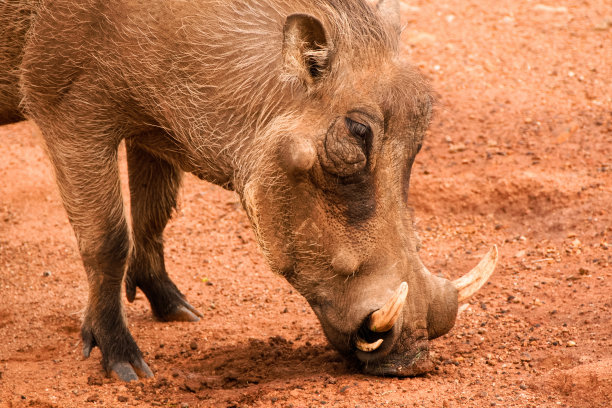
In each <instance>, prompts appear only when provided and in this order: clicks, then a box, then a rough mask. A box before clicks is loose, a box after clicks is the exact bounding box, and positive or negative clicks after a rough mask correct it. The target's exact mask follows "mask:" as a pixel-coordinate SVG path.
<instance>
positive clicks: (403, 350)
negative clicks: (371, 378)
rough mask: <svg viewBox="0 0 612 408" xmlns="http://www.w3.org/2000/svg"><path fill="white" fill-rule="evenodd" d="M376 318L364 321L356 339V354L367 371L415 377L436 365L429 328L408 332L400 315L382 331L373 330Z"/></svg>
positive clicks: (362, 367) (369, 372) (363, 369)
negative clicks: (429, 337) (430, 357)
mask: <svg viewBox="0 0 612 408" xmlns="http://www.w3.org/2000/svg"><path fill="white" fill-rule="evenodd" d="M372 321H373V319H372V315H370V316H368V318H366V319H365V320H364V321H363V323H362V325H361V326H360V328H359V330H358V332H357V336H356V340H355V342H354V347H355V350H356V351H355V356H356V357H357V358H358V359H359V361H360V362H361V369H362V371H363V372H364V373H365V374H370V375H378V376H394V377H413V376H417V375H421V374H424V373H426V372H428V371H431V370H432V369H433V363H432V362H431V361H430V359H429V340H428V334H427V329H419V330H416V331H414V332H413V333H410V334H408V332H406V331H403V330H402V323H403V321H402V318H401V316H399V317H398V318H397V319H396V320H395V321H394V324H393V326H392V327H390V328H388V329H387V330H386V331H384V332H379V331H373V330H372Z"/></svg>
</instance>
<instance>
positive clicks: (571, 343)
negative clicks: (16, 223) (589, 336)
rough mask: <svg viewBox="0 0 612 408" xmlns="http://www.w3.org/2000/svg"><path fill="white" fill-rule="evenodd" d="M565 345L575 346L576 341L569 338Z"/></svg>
mask: <svg viewBox="0 0 612 408" xmlns="http://www.w3.org/2000/svg"><path fill="white" fill-rule="evenodd" d="M567 347H576V342H575V341H574V340H570V341H568V342H567Z"/></svg>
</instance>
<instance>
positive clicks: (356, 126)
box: [344, 118, 372, 140]
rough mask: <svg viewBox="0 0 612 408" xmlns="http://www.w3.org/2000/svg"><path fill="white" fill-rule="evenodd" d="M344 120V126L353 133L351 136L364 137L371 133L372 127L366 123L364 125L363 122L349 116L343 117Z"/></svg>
mask: <svg viewBox="0 0 612 408" xmlns="http://www.w3.org/2000/svg"><path fill="white" fill-rule="evenodd" d="M344 121H345V122H346V127H347V128H348V130H349V132H351V133H352V134H353V136H356V137H359V138H362V139H364V140H365V139H366V138H368V136H370V135H371V134H372V129H371V128H370V127H369V126H368V125H364V124H363V123H359V122H355V121H354V120H352V119H350V118H344Z"/></svg>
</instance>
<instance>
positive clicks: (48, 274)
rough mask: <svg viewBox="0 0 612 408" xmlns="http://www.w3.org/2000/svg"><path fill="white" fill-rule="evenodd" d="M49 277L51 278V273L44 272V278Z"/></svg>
mask: <svg viewBox="0 0 612 408" xmlns="http://www.w3.org/2000/svg"><path fill="white" fill-rule="evenodd" d="M47 276H51V271H44V272H43V277H45V278H46V277H47Z"/></svg>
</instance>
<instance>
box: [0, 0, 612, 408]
mask: <svg viewBox="0 0 612 408" xmlns="http://www.w3.org/2000/svg"><path fill="white" fill-rule="evenodd" d="M402 13H403V18H404V21H405V23H406V29H405V30H404V34H403V40H404V41H403V47H402V52H403V58H406V59H407V60H409V61H411V62H412V63H414V64H415V65H417V66H419V67H420V69H421V70H422V71H424V72H425V73H426V74H427V75H428V76H429V77H430V78H431V81H432V83H433V85H434V87H435V88H436V90H437V92H438V93H439V95H440V104H439V106H438V111H437V113H436V118H435V121H434V124H433V126H432V128H431V130H430V132H429V135H428V138H427V140H426V143H425V145H424V147H423V151H422V152H421V154H420V155H419V156H418V158H417V162H416V163H415V165H414V168H413V175H412V186H411V191H410V201H411V205H412V206H413V207H414V210H415V215H416V216H417V218H418V223H417V227H418V230H419V234H420V235H421V238H422V241H423V249H422V250H421V256H422V257H423V259H424V261H425V263H426V264H427V265H428V267H429V269H430V270H431V271H432V272H434V273H439V274H442V275H444V276H447V277H451V278H454V277H457V276H459V275H461V274H462V273H464V272H465V271H466V270H468V269H469V268H471V267H472V266H473V265H475V264H476V263H477V262H478V259H479V257H480V256H481V255H482V254H483V253H485V252H486V251H487V250H488V248H489V247H490V245H492V244H497V245H498V246H499V249H500V262H499V267H498V270H497V271H496V273H495V274H494V275H493V277H492V279H491V281H490V282H489V284H487V285H486V286H485V288H484V289H483V290H481V292H480V293H479V294H478V295H477V296H476V297H475V298H474V299H472V300H471V301H470V303H469V305H468V307H467V309H466V310H465V311H463V312H462V314H461V315H460V316H459V318H458V321H457V324H456V327H455V328H454V329H453V330H452V331H451V332H450V333H449V334H448V335H446V336H444V337H443V338H441V339H439V340H437V341H435V342H433V344H432V358H433V361H434V363H435V369H434V370H433V371H432V372H431V373H429V374H427V375H425V376H423V377H418V378H410V379H396V378H376V377H368V376H364V375H361V374H360V373H359V372H358V370H357V368H356V367H353V366H351V365H349V364H347V363H346V362H345V361H344V360H343V359H342V358H341V357H340V356H339V355H338V354H337V353H336V352H335V351H334V350H332V349H331V348H330V347H329V346H328V345H327V342H326V340H325V338H324V336H323V333H322V331H321V329H320V327H319V325H318V322H317V320H316V318H315V316H314V314H313V313H312V311H311V310H310V309H309V307H308V305H307V303H306V302H305V301H304V299H302V298H301V297H300V296H299V295H298V294H297V293H296V292H295V291H294V290H293V289H292V288H291V287H290V286H289V285H288V284H287V282H285V281H284V280H282V279H281V278H280V277H278V276H275V275H273V274H272V273H271V272H270V271H269V269H268V268H267V267H266V265H265V263H264V260H263V258H262V256H261V254H260V252H259V250H258V248H257V246H256V244H255V240H254V237H253V234H252V232H251V230H250V227H249V223H248V221H247V219H246V217H245V215H244V213H243V211H242V210H241V209H240V204H239V200H238V198H237V197H236V195H235V194H233V193H231V192H227V191H224V190H222V189H220V188H218V187H215V186H212V185H209V184H206V183H202V182H200V181H198V180H197V179H196V178H194V177H188V178H187V179H186V182H185V187H184V189H183V191H182V196H181V203H180V208H179V211H178V212H177V214H176V215H175V217H174V219H173V220H172V222H171V224H170V225H169V227H168V229H167V231H166V235H165V237H166V259H167V265H168V268H169V270H170V273H171V275H172V277H173V278H174V279H175V281H176V283H177V284H178V286H179V287H180V288H181V289H182V290H183V291H184V292H185V294H186V296H187V298H188V299H189V301H190V302H191V303H192V304H193V305H194V306H195V307H197V308H198V309H199V310H201V311H202V312H204V314H205V318H204V319H202V321H200V322H199V323H195V324H190V323H160V322H156V321H154V320H153V319H152V316H151V313H150V310H149V307H148V304H147V302H146V299H145V298H144V297H143V296H142V294H139V295H138V296H137V299H136V301H135V302H134V303H133V304H129V305H127V306H126V314H127V317H128V321H129V324H130V330H131V331H132V333H133V334H134V336H135V338H136V340H137V341H138V344H139V345H140V347H141V349H142V350H143V352H144V354H145V358H146V360H147V361H148V362H149V363H150V365H151V368H152V369H153V370H154V371H155V373H156V377H155V378H153V379H149V380H141V381H138V382H136V383H130V384H122V383H119V382H117V381H115V380H112V379H109V378H106V377H105V376H104V373H103V372H102V370H101V366H100V364H99V358H100V354H99V352H98V351H97V350H96V351H94V353H93V354H92V357H91V358H90V359H88V360H83V358H82V357H81V354H80V353H81V343H80V338H79V326H80V316H81V313H82V310H83V308H84V306H85V301H86V296H87V282H86V278H85V273H84V272H83V270H82V264H81V261H80V257H79V254H78V251H77V249H76V244H75V240H74V237H73V233H72V230H71V229H70V226H69V225H68V222H67V220H66V215H65V213H64V210H63V208H62V206H61V203H60V200H59V197H58V194H57V190H56V187H55V184H54V181H53V176H52V173H51V171H50V168H49V165H48V162H47V159H46V158H45V155H44V153H43V150H42V149H41V147H40V143H39V140H38V137H37V133H36V131H35V129H34V128H33V127H32V126H31V124H29V123H20V124H15V125H10V126H5V127H0V157H1V158H2V160H0V180H2V182H1V183H0V295H1V300H0V339H2V340H1V341H0V406H9V407H19V406H24V407H25V406H29V407H60V406H61V407H83V406H178V407H187V406H189V407H200V406H201V407H209V406H210V407H213V406H214V407H244V406H255V407H271V406H274V407H277V406H278V407H287V408H288V407H293V408H297V407H319V406H332V407H351V408H352V407H356V406H361V407H372V406H376V407H413V406H425V407H483V406H503V407H564V406H565V407H568V406H571V407H585V408H586V407H606V406H608V405H609V401H611V400H612V394H611V393H612V383H611V378H610V373H611V372H612V367H611V365H610V361H612V360H611V359H612V339H611V338H610V333H611V332H612V321H611V316H612V298H611V296H610V293H612V267H611V265H612V249H611V248H610V246H611V245H612V242H611V241H612V238H611V237H612V215H611V210H610V203H611V202H612V161H611V159H610V158H611V157H612V137H611V136H610V135H612V99H611V93H610V90H611V89H612V83H611V78H612V53H610V52H609V44H610V41H611V35H612V27H611V25H610V24H608V23H606V22H607V21H609V20H611V19H612V4H610V2H609V1H606V0H593V1H589V2H581V3H576V2H570V1H561V2H556V3H555V4H554V6H552V5H549V4H545V3H541V4H540V3H537V2H501V3H498V4H496V7H491V6H490V4H489V3H488V2H484V1H482V0H468V1H459V0H452V1H447V2H444V3H439V2H425V1H411V2H404V3H403V6H402ZM606 47H608V48H606Z"/></svg>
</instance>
